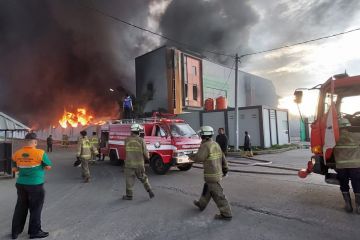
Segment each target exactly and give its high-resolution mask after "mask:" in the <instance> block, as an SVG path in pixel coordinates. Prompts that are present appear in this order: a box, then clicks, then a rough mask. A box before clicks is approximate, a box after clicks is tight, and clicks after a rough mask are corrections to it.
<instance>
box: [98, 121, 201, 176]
mask: <svg viewBox="0 0 360 240" xmlns="http://www.w3.org/2000/svg"><path fill="white" fill-rule="evenodd" d="M133 123H139V124H141V125H142V126H143V127H144V132H143V137H144V140H145V142H146V145H147V149H148V150H149V153H150V160H149V164H150V167H151V168H152V170H153V171H154V172H155V173H156V174H165V173H166V172H167V171H168V170H169V169H170V167H171V166H176V167H177V168H178V169H180V170H181V171H187V170H189V169H190V168H191V167H192V161H191V160H190V159H189V157H188V155H190V154H194V153H196V152H197V150H198V148H199V147H200V143H201V139H200V138H199V136H198V135H197V134H196V132H195V131H194V130H193V129H192V128H191V127H190V125H189V124H187V123H186V122H185V121H184V120H182V119H174V118H169V117H166V118H158V117H157V116H154V117H152V118H148V119H136V120H116V121H114V122H112V123H109V124H105V125H103V126H102V128H101V132H102V136H101V138H102V142H103V143H106V144H104V145H103V146H102V148H101V153H102V154H105V155H108V156H109V158H110V161H112V162H114V163H115V162H118V163H121V162H122V161H124V160H125V145H124V141H125V139H126V138H127V137H128V136H130V127H131V125H132V124H133Z"/></svg>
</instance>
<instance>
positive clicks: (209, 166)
mask: <svg viewBox="0 0 360 240" xmlns="http://www.w3.org/2000/svg"><path fill="white" fill-rule="evenodd" d="M200 135H201V139H202V142H201V145H200V148H199V150H198V152H197V153H196V154H195V155H193V156H191V157H190V158H191V159H192V160H193V161H194V162H202V163H203V165H204V179H205V184H204V188H203V192H202V195H201V197H200V199H199V200H195V201H194V204H195V206H197V207H198V208H199V209H200V211H203V210H204V209H205V208H206V206H207V204H208V203H209V201H210V200H211V198H212V199H213V200H214V202H215V203H216V205H217V207H218V208H219V210H220V214H216V215H215V219H221V220H231V218H232V213H231V208H230V205H229V202H228V201H227V199H226V197H225V195H224V193H223V189H222V187H221V185H220V181H221V179H222V177H224V176H226V174H227V172H228V166H227V162H226V159H225V155H224V154H223V152H222V151H221V148H220V146H219V144H218V143H217V142H215V141H213V140H212V136H213V135H214V129H213V128H212V127H210V126H203V127H201V128H200Z"/></svg>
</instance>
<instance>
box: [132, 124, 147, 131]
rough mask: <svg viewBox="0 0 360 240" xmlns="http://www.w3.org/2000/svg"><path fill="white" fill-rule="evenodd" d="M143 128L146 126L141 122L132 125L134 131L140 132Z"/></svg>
mask: <svg viewBox="0 0 360 240" xmlns="http://www.w3.org/2000/svg"><path fill="white" fill-rule="evenodd" d="M142 130H144V128H143V126H141V125H140V124H137V123H134V124H133V125H131V131H132V132H140V131H142Z"/></svg>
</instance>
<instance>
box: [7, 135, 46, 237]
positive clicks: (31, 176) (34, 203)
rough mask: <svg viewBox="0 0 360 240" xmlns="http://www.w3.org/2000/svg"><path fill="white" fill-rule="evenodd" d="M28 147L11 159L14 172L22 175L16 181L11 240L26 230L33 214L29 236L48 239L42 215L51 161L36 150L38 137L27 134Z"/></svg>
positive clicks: (17, 152)
mask: <svg viewBox="0 0 360 240" xmlns="http://www.w3.org/2000/svg"><path fill="white" fill-rule="evenodd" d="M25 141H26V143H25V146H24V147H22V148H20V149H19V150H17V151H16V152H15V153H14V155H13V157H12V159H13V162H14V164H15V167H14V168H13V171H14V172H19V175H18V178H17V180H16V189H17V196H18V197H17V202H16V207H15V211H14V216H13V220H12V230H11V237H12V239H17V237H18V235H19V234H21V233H22V231H23V230H24V225H25V222H26V217H27V214H28V211H30V220H29V230H28V234H29V235H30V238H31V239H34V238H45V237H47V236H49V233H48V232H44V231H43V230H42V229H41V211H42V208H43V204H44V198H45V190H44V177H45V171H44V170H50V169H51V165H52V163H51V161H50V159H49V158H48V156H47V154H46V153H45V152H44V150H41V149H37V148H36V146H37V136H36V134H35V133H28V134H26V136H25Z"/></svg>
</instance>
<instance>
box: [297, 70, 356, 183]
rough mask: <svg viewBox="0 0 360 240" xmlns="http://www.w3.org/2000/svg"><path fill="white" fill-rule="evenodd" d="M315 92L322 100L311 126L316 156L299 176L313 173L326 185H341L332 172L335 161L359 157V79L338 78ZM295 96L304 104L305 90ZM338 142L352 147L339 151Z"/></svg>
mask: <svg viewBox="0 0 360 240" xmlns="http://www.w3.org/2000/svg"><path fill="white" fill-rule="evenodd" d="M314 89H316V90H318V91H319V100H318V106H317V113H316V116H315V120H314V122H313V123H311V140H310V144H311V151H312V153H313V156H312V158H311V160H310V161H309V162H308V165H307V168H306V169H302V170H300V171H299V177H301V178H305V177H306V176H307V175H308V174H310V173H312V172H314V173H317V174H322V175H324V176H325V181H326V182H327V183H330V184H338V181H337V176H336V173H335V172H334V171H329V170H331V169H333V170H336V160H337V159H340V158H341V159H346V160H350V159H353V158H360V104H359V103H360V76H353V77H350V76H348V75H347V74H346V73H345V74H339V75H335V76H333V77H331V78H330V79H329V80H328V81H326V82H325V83H323V84H319V85H317V86H315V87H313V88H311V89H308V90H314ZM294 95H295V102H296V103H301V98H302V89H301V90H296V91H295V93H294ZM339 141H341V144H342V145H344V144H345V145H346V144H347V143H348V144H350V145H351V147H349V148H348V149H346V150H345V151H344V150H343V148H342V149H340V148H337V144H338V143H339ZM354 144H355V145H357V146H358V147H356V148H354V147H353V146H354ZM350 145H349V146H350Z"/></svg>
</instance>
